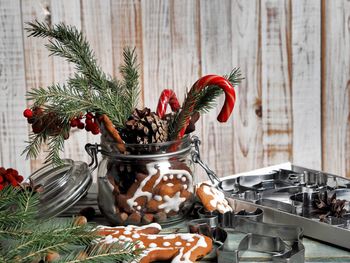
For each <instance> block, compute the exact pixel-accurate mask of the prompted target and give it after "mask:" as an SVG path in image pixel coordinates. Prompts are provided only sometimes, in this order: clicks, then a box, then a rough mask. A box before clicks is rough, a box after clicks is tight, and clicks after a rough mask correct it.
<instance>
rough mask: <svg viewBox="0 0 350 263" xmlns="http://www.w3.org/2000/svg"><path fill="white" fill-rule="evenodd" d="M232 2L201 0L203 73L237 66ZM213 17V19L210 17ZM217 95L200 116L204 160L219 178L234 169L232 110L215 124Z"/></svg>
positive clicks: (224, 72) (228, 70) (223, 70)
mask: <svg viewBox="0 0 350 263" xmlns="http://www.w3.org/2000/svg"><path fill="white" fill-rule="evenodd" d="M231 8H232V1H202V2H200V26H201V27H200V28H201V63H202V75H207V74H217V75H224V74H227V73H229V72H230V71H231V70H232V69H233V68H234V67H235V66H236V65H234V61H233V52H234V49H235V47H234V43H233V42H232V33H233V32H232V19H233V18H232V15H231ZM213 18H214V19H213ZM222 103H223V97H222V98H220V100H219V102H218V105H217V107H216V109H213V110H212V111H211V112H210V113H207V114H205V115H204V116H202V117H201V124H202V134H201V139H202V141H203V144H202V152H203V159H204V160H205V161H206V162H207V163H208V164H209V166H210V167H211V168H212V169H213V170H215V171H216V173H217V174H218V176H220V177H222V176H225V175H228V174H232V173H233V171H234V170H235V169H234V164H233V158H234V157H233V152H234V135H233V126H234V123H233V119H234V118H235V117H236V116H237V114H238V111H234V112H233V115H232V116H231V118H230V119H229V120H228V122H227V123H218V122H217V120H216V118H217V115H218V113H219V111H220V109H221V107H222V105H223V104H222Z"/></svg>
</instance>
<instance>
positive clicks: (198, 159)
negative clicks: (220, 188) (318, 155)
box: [192, 136, 221, 185]
mask: <svg viewBox="0 0 350 263" xmlns="http://www.w3.org/2000/svg"><path fill="white" fill-rule="evenodd" d="M192 143H193V144H194V150H193V151H192V161H193V162H194V163H198V164H199V165H200V166H201V167H202V168H203V169H204V170H205V172H206V173H207V175H208V177H209V179H210V181H211V183H212V184H213V185H217V184H218V183H220V182H221V180H220V179H219V177H218V176H217V175H216V174H215V173H214V171H213V170H211V169H210V168H209V166H208V165H206V164H205V163H204V162H203V161H202V159H201V156H200V153H199V145H200V144H201V141H200V140H199V138H198V137H197V136H192Z"/></svg>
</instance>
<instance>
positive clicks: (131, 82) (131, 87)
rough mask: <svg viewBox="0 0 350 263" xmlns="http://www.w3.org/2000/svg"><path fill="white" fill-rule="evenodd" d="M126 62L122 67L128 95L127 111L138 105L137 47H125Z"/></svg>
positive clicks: (121, 70) (124, 85) (121, 71)
mask: <svg viewBox="0 0 350 263" xmlns="http://www.w3.org/2000/svg"><path fill="white" fill-rule="evenodd" d="M123 57H124V64H123V65H122V66H121V67H120V73H121V74H122V76H123V78H124V81H123V87H124V90H125V92H126V97H127V102H128V105H126V106H127V111H128V112H132V111H133V109H134V108H136V107H137V104H138V99H139V94H140V88H139V77H140V76H139V72H138V67H139V66H138V65H137V56H136V51H135V48H134V49H133V50H131V49H130V48H124V50H123Z"/></svg>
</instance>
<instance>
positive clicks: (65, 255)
mask: <svg viewBox="0 0 350 263" xmlns="http://www.w3.org/2000/svg"><path fill="white" fill-rule="evenodd" d="M38 202H39V200H38V195H37V194H34V193H33V192H32V191H30V190H28V189H15V188H13V187H6V188H4V189H3V190H2V191H0V262H7V263H15V262H16V263H25V262H34V261H35V260H36V261H37V262H39V261H40V259H44V258H45V256H46V255H47V254H48V252H52V251H54V252H57V253H58V254H60V256H61V257H60V259H59V260H58V261H57V262H62V263H63V262H72V263H73V262H123V261H125V260H127V261H129V260H134V259H136V258H137V257H138V254H139V253H140V252H141V251H140V249H136V248H135V244H134V243H126V244H121V243H114V244H107V245H102V244H100V243H97V242H96V241H97V240H98V239H99V238H100V236H98V235H97V234H96V232H95V231H94V226H93V225H91V224H87V225H77V224H76V223H75V219H74V218H73V219H68V220H67V219H46V220H44V219H38V217H37V215H38V214H37V206H38ZM82 254H83V255H84V257H82Z"/></svg>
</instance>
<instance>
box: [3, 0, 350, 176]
mask: <svg viewBox="0 0 350 263" xmlns="http://www.w3.org/2000/svg"><path fill="white" fill-rule="evenodd" d="M321 3H323V5H324V7H323V13H322V14H321V7H320V5H321ZM0 10H1V13H0V14H1V21H2V27H1V28H0V36H1V39H0V44H1V45H2V48H1V50H0V54H1V57H0V58H1V60H0V65H1V70H0V79H1V84H0V85H1V91H0V92H1V94H2V95H3V94H4V95H6V96H8V95H10V96H11V100H6V101H5V102H3V103H2V104H1V105H0V108H1V116H0V118H1V120H0V121H1V122H0V123H2V124H1V128H0V129H1V130H0V143H1V147H0V161H1V162H4V163H8V162H13V160H15V161H14V162H15V165H16V164H17V163H19V161H18V160H23V158H22V157H20V152H21V151H22V150H23V148H24V146H25V145H24V143H23V141H24V140H25V138H27V134H28V125H27V124H26V123H25V120H24V119H23V118H22V117H21V116H19V115H18V114H21V113H22V111H23V108H25V107H26V102H25V100H24V92H25V90H30V89H32V88H34V87H39V86H44V87H45V86H47V85H49V84H51V83H54V82H56V81H60V82H63V81H65V80H66V79H67V77H68V76H69V74H71V73H72V72H73V67H72V66H67V64H66V63H65V62H63V61H62V60H61V59H57V58H55V59H53V58H52V57H51V58H49V57H48V52H47V51H46V49H45V47H44V43H46V40H40V39H34V38H27V37H24V38H23V37H22V34H25V33H24V31H23V29H22V26H23V22H25V21H31V20H34V19H39V20H40V21H47V22H51V21H52V22H53V23H57V22H60V21H63V22H66V23H69V24H72V25H76V26H78V28H82V29H83V31H84V32H85V33H86V35H87V37H88V40H89V41H90V43H91V45H92V47H93V48H94V50H95V52H96V56H97V57H98V59H99V60H100V64H101V65H102V67H103V68H104V70H105V71H107V72H108V73H111V74H112V75H114V76H118V67H119V65H120V62H121V52H122V48H123V46H125V45H130V46H136V50H137V53H138V55H139V62H140V65H141V68H140V70H141V84H142V87H143V90H142V92H143V94H142V97H144V99H143V100H142V101H141V103H140V104H144V105H146V106H148V107H151V108H152V109H155V106H156V103H157V99H158V95H159V93H160V92H161V90H163V89H164V88H173V89H175V90H176V92H177V93H178V96H179V97H180V99H182V98H183V96H184V94H185V90H186V88H190V86H191V85H192V83H193V82H194V81H195V80H196V79H197V78H198V77H199V76H201V75H204V74H209V73H214V74H225V73H228V72H229V71H230V70H231V69H232V68H233V67H235V66H240V67H241V68H242V73H243V74H244V76H245V78H246V79H245V80H244V81H243V83H242V85H241V86H240V87H239V88H238V91H237V94H238V102H237V104H236V108H235V110H234V114H233V117H232V119H230V120H229V122H228V123H226V124H219V123H218V122H217V121H216V116H217V113H218V112H219V110H220V107H221V104H220V103H222V99H221V100H220V102H219V105H218V107H217V109H216V110H213V111H212V112H211V113H209V114H207V115H204V116H202V118H201V120H200V122H199V123H198V125H197V134H198V135H199V136H200V138H201V139H202V141H203V144H202V152H203V153H202V156H203V159H204V160H205V161H206V162H208V164H209V165H210V166H211V167H212V168H213V169H214V170H215V171H217V172H218V174H219V175H220V176H224V175H227V174H232V173H235V172H242V171H245V170H250V169H254V168H257V167H261V166H264V165H271V164H275V163H280V162H283V161H289V160H290V161H293V162H296V163H298V164H300V165H304V166H309V167H312V168H316V169H319V168H320V166H321V164H322V165H323V168H324V169H325V170H328V171H330V172H333V173H337V174H342V175H348V176H350V147H349V146H350V131H349V130H350V129H349V126H350V125H349V122H350V120H349V119H350V118H349V104H350V102H349V89H348V80H349V78H348V75H349V74H348V72H349V67H350V65H349V64H350V63H349V61H348V59H347V58H348V57H349V56H348V54H347V52H348V51H347V50H349V46H350V43H349V42H350V40H349V31H348V28H349V26H348V17H349V14H350V11H349V10H350V7H349V3H348V2H346V1H345V0H337V1H326V0H322V1H319V0H293V1H290V0H261V1H260V0H235V1H229V0H223V1H222V0H216V1H199V0H192V1H185V0H182V1H174V0H165V1H160V0H151V1H139V0H132V1H128V0H120V1H107V0H103V1H93V0H88V1H79V0H62V1H55V0H33V1H29V0H22V1H18V0H15V1H8V0H0ZM321 23H323V31H322V32H321ZM321 36H324V39H321ZM22 45H24V53H23V50H22V49H23V47H22ZM322 54H323V57H321V55H322ZM23 56H24V58H23ZM21 61H22V62H21ZM23 61H24V62H23ZM20 63H22V66H21V64H20ZM23 63H24V66H25V71H24V69H23ZM322 63H323V64H322ZM21 67H22V68H21ZM321 68H322V71H321V70H320V69H321ZM24 76H25V78H24ZM321 82H322V83H321ZM321 84H322V89H321V87H320V86H321ZM3 87H5V88H3ZM8 87H11V89H9V88H8ZM4 98H5V97H4V96H2V97H1V100H2V101H3V100H4ZM260 106H261V110H262V116H261V117H259V116H258V115H260V112H259V111H260ZM321 115H322V116H321ZM321 117H322V118H321ZM321 119H322V121H321ZM4 131H5V132H4ZM13 138H16V141H14V139H13ZM21 138H22V139H21ZM95 138H96V137H91V136H90V135H88V134H87V133H86V132H84V131H81V132H73V134H72V136H71V138H70V139H69V141H68V142H67V147H66V151H65V154H64V156H66V157H70V158H73V159H75V160H87V155H86V154H85V152H84V149H83V148H84V145H85V143H86V142H89V141H90V142H91V140H94V139H95ZM20 144H21V147H19V145H20ZM321 146H322V147H321ZM322 148H323V152H322ZM321 154H322V158H321ZM44 157H45V154H43V155H40V156H39V158H38V160H33V161H32V162H31V167H32V170H36V169H37V168H39V167H40V166H41V165H42V161H43V159H44ZM0 165H1V163H0ZM18 165H19V166H21V165H22V163H19V164H18ZM26 169H27V168H25V169H24V170H26ZM198 171H200V169H198ZM199 174H201V173H199ZM201 176H203V174H201V175H200V178H203V179H204V177H201Z"/></svg>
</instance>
